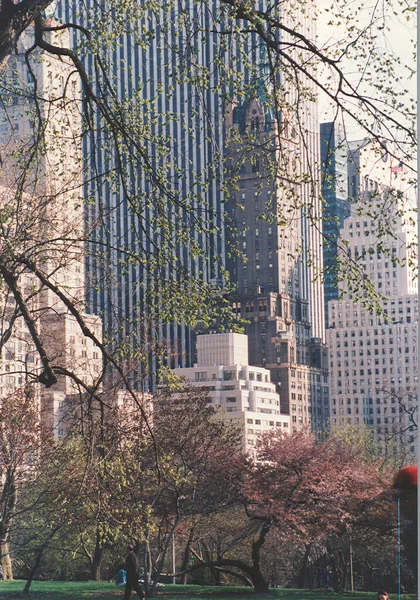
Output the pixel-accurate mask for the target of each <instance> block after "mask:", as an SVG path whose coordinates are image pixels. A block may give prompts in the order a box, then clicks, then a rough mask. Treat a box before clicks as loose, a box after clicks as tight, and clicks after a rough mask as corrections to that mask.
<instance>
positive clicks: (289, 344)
mask: <svg viewBox="0 0 420 600" xmlns="http://www.w3.org/2000/svg"><path fill="white" fill-rule="evenodd" d="M227 129H228V131H230V132H231V141H230V144H228V150H227V155H226V163H227V166H228V169H229V170H230V173H231V176H232V177H233V178H234V179H235V185H234V186H232V191H231V193H230V195H229V198H228V200H227V203H226V222H227V232H228V233H227V237H228V240H227V241H228V245H229V246H228V247H230V248H231V249H230V251H229V253H228V255H227V268H228V270H229V274H230V279H231V281H232V282H233V283H234V284H235V286H236V290H235V292H233V293H232V294H231V296H230V298H231V301H232V306H233V309H234V311H235V312H236V314H238V315H240V316H241V317H242V318H244V319H246V320H248V321H249V324H247V325H246V326H245V333H246V334H247V335H248V337H249V362H250V363H251V364H254V365H260V366H262V367H265V368H266V369H269V370H270V373H271V380H272V381H273V382H274V383H275V384H276V386H277V391H278V393H279V394H280V399H281V412H282V413H283V414H290V416H291V427H292V429H298V428H301V427H303V426H309V427H312V428H313V429H317V430H320V429H323V428H324V427H325V426H326V425H327V423H328V420H329V400H328V364H327V362H328V360H327V348H326V346H325V343H324V339H323V335H324V333H323V318H324V315H323V306H322V303H321V307H320V309H319V310H318V308H317V307H318V304H317V302H316V301H315V300H314V299H316V298H321V297H322V283H321V280H320V278H316V277H315V276H314V275H313V273H314V272H316V271H317V269H321V267H322V256H321V257H319V262H318V264H317V265H314V260H315V257H316V256H318V255H317V254H316V253H312V254H309V253H308V252H307V251H306V250H305V248H304V238H305V230H306V229H307V228H308V223H307V221H306V220H305V219H304V218H303V213H304V212H305V209H304V207H302V204H301V201H300V200H299V191H298V190H299V189H300V186H302V185H303V184H302V182H301V179H300V177H301V173H300V170H301V164H300V158H299V157H300V150H301V147H300V142H299V138H298V132H297V128H295V127H294V126H293V123H292V122H288V120H287V118H286V117H285V120H284V122H283V129H282V131H281V132H277V131H276V129H275V125H274V123H273V121H272V117H271V114H270V111H269V110H267V108H266V107H265V106H264V103H263V102H260V101H258V100H252V101H249V102H246V103H244V104H242V105H234V106H233V107H232V109H231V111H230V112H229V113H228V115H227ZM250 134H253V135H254V137H255V140H254V141H255V143H254V144H253V145H250V144H249V135H250ZM258 145H259V147H260V148H261V150H260V152H259V153H257V152H256V151H255V147H256V146H258ZM247 147H248V148H251V147H252V151H251V150H247ZM314 201H315V199H314ZM318 225H319V223H318ZM315 227H316V226H315V224H313V228H314V229H315ZM311 236H313V237H314V238H316V236H315V233H314V231H311ZM316 239H317V240H318V243H320V239H319V238H316ZM235 247H236V252H235ZM309 271H310V272H311V274H309ZM308 281H309V288H308V286H307V282H308Z"/></svg>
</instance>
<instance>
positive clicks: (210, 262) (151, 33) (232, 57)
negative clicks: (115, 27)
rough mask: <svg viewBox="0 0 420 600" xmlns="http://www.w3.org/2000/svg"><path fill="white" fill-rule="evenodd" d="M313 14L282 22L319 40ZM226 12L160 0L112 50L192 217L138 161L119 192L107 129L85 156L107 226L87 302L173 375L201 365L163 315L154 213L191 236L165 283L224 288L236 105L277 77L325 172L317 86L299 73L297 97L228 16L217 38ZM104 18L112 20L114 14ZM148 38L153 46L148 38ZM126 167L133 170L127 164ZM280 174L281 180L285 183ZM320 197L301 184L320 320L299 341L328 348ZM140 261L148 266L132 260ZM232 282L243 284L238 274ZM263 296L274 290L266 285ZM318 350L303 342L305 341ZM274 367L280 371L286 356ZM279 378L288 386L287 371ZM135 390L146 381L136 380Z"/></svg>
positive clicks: (310, 283)
mask: <svg viewBox="0 0 420 600" xmlns="http://www.w3.org/2000/svg"><path fill="white" fill-rule="evenodd" d="M59 4H60V6H61V13H62V14H63V15H64V19H66V20H67V18H68V17H71V18H70V20H72V21H77V20H79V21H82V23H84V22H86V23H87V24H89V23H91V22H92V19H94V18H95V15H96V18H97V19H98V18H100V15H101V12H100V11H101V9H100V7H98V4H97V3H96V2H93V1H90V0H88V1H87V2H85V3H84V6H83V7H82V8H81V7H80V3H78V2H74V1H72V0H61V3H59ZM267 5H268V3H266V2H264V1H262V2H260V4H259V8H260V9H261V10H264V8H266V7H267ZM59 10H60V9H59ZM276 10H277V9H276ZM313 10H314V8H313V7H312V6H311V7H307V12H306V13H305V18H304V19H302V13H301V11H300V10H299V11H296V9H295V8H293V6H292V5H290V7H289V8H288V9H287V10H284V11H283V8H282V12H281V14H280V12H279V13H278V14H279V15H280V18H281V19H282V21H283V22H286V23H287V24H288V25H290V27H292V28H293V27H299V28H300V29H302V32H303V33H304V34H305V35H308V36H309V39H315V35H314V31H313V29H314V27H315V18H314V15H313V14H312V11H313ZM279 11H280V9H279ZM222 12H223V7H222V6H221V4H220V2H219V0H212V1H211V2H207V3H202V4H200V3H197V2H192V1H190V0H188V1H187V2H186V3H184V5H183V7H182V9H180V8H179V6H178V4H177V3H174V2H164V3H162V8H161V9H159V10H151V9H150V10H149V9H148V8H143V5H141V6H139V9H138V14H137V16H136V17H135V18H136V19H137V23H136V27H135V28H133V30H132V31H131V32H128V29H127V30H124V32H122V33H121V35H120V37H119V38H118V39H116V43H115V45H113V46H112V47H111V48H106V49H105V50H104V51H105V53H106V54H107V65H108V66H109V76H110V79H111V80H112V82H113V84H114V86H115V90H116V97H117V98H118V101H120V102H121V103H122V104H123V105H124V107H127V106H130V107H132V110H133V114H138V115H142V117H141V118H139V121H138V122H139V131H140V132H144V138H145V140H146V142H145V144H144V148H145V151H146V152H147V153H148V156H149V157H151V159H152V160H153V157H154V156H155V155H157V149H158V146H157V144H156V143H155V140H156V138H157V137H158V136H161V139H164V140H165V144H166V148H167V152H168V154H167V162H166V163H165V164H166V165H167V167H168V168H167V172H165V178H166V179H167V181H168V182H170V186H169V187H170V188H171V190H172V191H173V192H174V194H175V195H176V196H177V197H179V198H180V199H182V201H184V200H185V204H186V205H187V210H186V211H181V212H179V209H178V208H176V207H174V205H173V204H171V201H170V200H169V201H168V202H166V203H165V201H164V196H161V197H159V198H158V199H157V198H156V197H155V192H156V190H155V189H154V188H153V185H152V183H151V181H150V179H148V177H147V173H146V172H142V167H141V165H140V163H137V165H136V166H135V168H134V170H132V171H131V173H130V177H127V185H126V186H125V187H124V189H123V187H122V186H120V187H119V188H118V186H114V187H112V186H111V183H110V180H111V177H110V176H109V173H111V172H112V173H115V174H117V171H118V169H116V162H115V157H114V156H113V153H112V152H113V151H112V149H111V145H110V144H109V139H108V138H107V137H106V134H105V133H104V129H101V128H100V127H99V126H98V131H96V132H93V133H92V135H91V137H90V139H89V140H87V141H86V145H85V156H86V157H87V158H88V160H89V161H90V166H91V170H90V172H89V173H90V174H92V173H94V174H95V176H94V177H93V176H92V175H89V174H88V177H87V179H88V181H89V183H88V184H87V185H86V194H87V196H88V197H89V198H90V199H91V202H90V205H89V210H88V216H87V219H88V224H89V227H92V226H95V227H96V225H98V224H99V225H100V226H99V227H96V230H95V231H93V234H92V247H91V251H90V252H89V257H88V264H87V268H88V271H89V276H90V280H91V281H92V282H93V285H92V287H91V290H90V292H89V306H90V308H91V310H93V311H94V312H96V313H100V314H102V315H103V318H104V323H105V331H106V334H107V335H108V338H109V339H110V340H112V339H120V340H121V339H124V338H126V340H127V347H134V348H136V347H139V346H140V345H141V346H142V347H144V348H146V349H147V347H148V339H147V334H148V328H149V327H150V330H151V331H153V332H154V334H155V336H156V337H157V338H158V340H161V341H164V340H167V341H168V342H169V348H168V362H169V364H170V366H171V367H176V366H182V367H184V366H186V365H188V364H191V361H192V360H193V354H194V344H193V341H192V340H193V338H192V335H191V331H190V329H189V328H188V327H187V326H186V325H185V324H183V323H182V322H179V323H177V322H175V321H176V319H175V318H174V319H173V322H165V321H164V319H163V313H164V311H162V308H164V306H165V302H163V301H160V300H159V281H156V277H157V276H159V268H156V267H155V264H154V261H155V260H156V259H155V256H154V246H156V247H159V242H160V238H159V235H160V234H159V227H158V226H157V224H158V219H157V215H156V207H157V206H159V207H160V209H162V210H163V211H164V212H165V214H166V215H167V216H169V217H170V219H169V220H170V221H171V220H172V222H173V223H174V224H175V225H176V226H178V227H181V228H182V229H181V231H182V234H181V235H177V232H176V226H175V228H174V234H173V239H174V247H173V253H172V257H173V260H172V259H171V260H170V261H168V262H167V264H166V266H165V268H164V273H163V275H164V277H165V279H166V280H169V281H171V279H174V281H180V279H179V273H180V271H182V270H184V272H185V273H192V275H193V276H194V277H197V278H198V279H200V280H202V281H204V282H213V283H215V284H218V285H219V284H220V285H221V287H223V285H224V281H223V267H224V266H225V254H226V250H225V247H226V246H225V233H226V226H225V222H224V206H225V205H224V201H225V199H226V198H225V194H226V189H227V187H226V181H225V175H224V154H225V152H226V136H225V115H226V98H227V97H228V98H232V100H233V99H234V98H237V99H238V101H239V102H243V101H244V100H245V98H242V96H244V97H245V96H248V95H249V94H251V95H252V94H253V93H255V92H256V90H260V91H262V90H263V89H264V87H265V89H267V85H270V84H269V82H270V80H271V82H272V83H273V78H274V79H275V85H276V86H278V87H279V89H280V87H281V88H282V94H283V96H284V98H285V97H286V96H287V98H288V103H289V106H292V107H293V110H295V111H298V112H299V119H298V120H299V123H300V128H301V129H302V131H303V130H305V131H306V138H305V151H304V152H302V156H301V158H300V162H301V164H302V165H303V169H304V170H305V171H306V172H308V171H309V170H310V169H314V170H315V171H316V169H317V168H318V163H319V160H318V157H319V140H318V137H319V132H318V121H317V115H316V113H317V105H316V102H314V101H313V99H311V100H308V101H307V102H306V101H305V100H303V101H302V98H304V97H305V96H310V95H311V94H310V91H308V90H309V89H310V88H311V85H312V84H311V83H310V82H309V78H308V80H307V81H303V82H302V81H301V79H302V78H301V77H298V78H297V79H298V80H299V82H300V83H299V85H300V88H301V89H300V90H299V93H298V92H297V91H296V90H294V89H293V86H294V85H296V78H294V76H293V81H294V83H293V84H292V83H291V79H292V77H291V74H290V73H289V76H288V78H287V77H283V75H282V71H281V68H280V69H278V68H277V67H276V68H275V69H274V70H273V71H272V73H271V75H270V76H269V74H268V73H267V72H266V71H267V65H268V63H269V61H268V59H267V57H266V56H265V55H264V50H263V45H264V44H261V40H259V39H258V36H257V34H255V33H253V34H251V33H250V34H249V36H245V37H246V39H245V37H244V36H242V35H241V34H239V35H237V32H235V27H234V26H233V25H232V24H231V23H229V22H228V21H227V20H226V21H223V20H222V21H221V23H222V25H223V26H222V29H223V30H225V29H226V32H227V31H229V32H230V33H229V35H228V36H225V35H223V34H222V36H221V37H220V36H219V35H218V33H217V32H216V30H215V27H214V25H215V23H219V21H220V20H221V15H222ZM104 18H108V17H107V15H105V16H104ZM131 18H133V17H131ZM134 22H135V21H134ZM110 27H111V26H110ZM216 29H217V27H216ZM138 32H141V33H140V35H141V37H142V38H144V39H146V40H147V43H146V42H144V40H141V41H139V39H138V35H139V33H138ZM204 32H205V34H204ZM76 34H77V32H76ZM276 35H278V36H280V35H281V36H282V41H283V40H284V41H285V42H287V35H288V34H287V33H286V32H284V31H282V32H281V33H280V30H278V31H277V33H276ZM235 36H236V37H235ZM240 38H242V40H241V41H239V39H240ZM241 44H242V45H241ZM239 46H241V47H240V49H239ZM291 47H292V46H291ZM291 52H293V50H291ZM299 60H300V59H299ZM85 65H86V69H87V71H88V74H89V77H90V78H91V80H92V81H93V85H94V86H95V89H97V90H98V93H99V94H101V93H102V91H103V88H101V81H99V80H98V79H97V71H96V70H95V69H96V67H95V64H94V60H91V59H86V61H85ZM221 65H223V66H221ZM226 65H227V71H226ZM233 73H235V75H233ZM102 83H103V82H102ZM238 109H239V107H238ZM136 111H137V112H136ZM272 114H274V113H273V111H272ZM149 124H150V126H149ZM146 125H147V126H146ZM104 136H105V137H104ZM149 140H150V141H149ZM302 143H303V142H302ZM138 165H140V166H138ZM127 166H128V167H129V168H132V165H130V160H129V159H127ZM136 168H137V171H136ZM98 174H99V177H98ZM101 174H105V175H104V176H102V175H101ZM272 176H273V177H274V178H276V175H272ZM315 179H316V177H315ZM315 189H316V186H311V185H310V184H307V185H302V186H301V189H300V199H301V201H302V204H303V205H304V206H305V209H304V210H302V211H301V212H300V214H299V226H298V230H299V231H297V230H296V235H298V236H299V240H298V242H296V243H298V244H299V246H300V248H301V251H300V257H301V259H303V261H304V265H303V266H301V265H300V259H296V264H295V266H294V269H295V270H296V272H298V275H296V276H295V274H293V281H295V279H296V278H297V279H298V280H299V281H298V283H297V284H296V285H298V286H299V290H298V289H297V288H295V287H294V288H293V293H292V297H293V299H296V295H298V296H299V303H300V302H302V310H303V312H305V311H307V315H306V316H305V317H304V318H303V320H302V323H304V322H309V323H310V324H311V325H310V329H311V331H310V333H308V332H307V327H306V325H304V324H302V325H301V326H299V327H301V329H302V336H300V337H301V338H303V337H305V336H306V335H307V334H308V335H309V337H311V338H314V339H317V340H320V344H322V342H323V341H324V337H325V331H324V323H323V319H324V316H323V310H324V303H323V294H322V286H321V285H320V283H319V281H320V270H321V269H320V267H321V265H322V243H321V241H320V236H319V232H318V231H317V227H316V226H314V223H315V222H317V223H318V226H319V224H320V220H321V205H320V202H319V198H318V195H317V192H314V190H315ZM159 203H160V204H159ZM276 208H277V205H276ZM198 222H199V223H200V225H197V223H198ZM203 224H204V225H205V227H204V228H203V227H202V226H201V225H203ZM254 225H255V224H254ZM183 226H186V228H187V229H188V230H189V233H188V236H189V241H186V240H187V237H186V235H184V233H185V229H183ZM257 229H258V226H257ZM205 230H206V231H207V232H206V231H205ZM101 240H106V243H107V247H109V248H110V250H109V251H108V254H107V256H106V257H105V258H104V257H103V256H101V255H100V254H99V253H97V252H95V250H94V248H95V247H97V243H96V242H98V241H99V242H100V241H101ZM197 250H198V253H197ZM287 250H288V248H286V249H285V251H286V252H287ZM126 252H129V253H130V257H131V260H129V261H125V260H124V255H125V253H126ZM272 252H276V247H274V246H273V249H272ZM136 256H137V257H139V260H136V259H135V258H134V257H136ZM302 257H303V258H302ZM148 265H151V266H152V268H148ZM268 277H269V275H267V278H268ZM232 280H233V281H236V280H235V278H234V277H232ZM316 281H318V283H316ZM293 285H295V284H294V283H293ZM260 287H264V286H260ZM265 290H269V284H268V279H267V284H266V286H265ZM288 291H289V290H287V293H288ZM303 330H305V332H306V333H303ZM311 343H312V342H311ZM314 343H315V342H314ZM316 343H317V342H316ZM316 343H315V345H316ZM252 344H253V343H252V342H251V347H252ZM308 344H309V342H308V343H307V342H306V341H305V345H306V346H308ZM149 347H150V345H149ZM299 350H300V349H299ZM251 352H252V350H251ZM308 352H309V350H308ZM316 352H317V351H316ZM316 352H315V353H316ZM251 355H252V354H251ZM308 360H309V359H308ZM305 361H306V359H305ZM272 362H274V363H275V364H277V362H276V360H274V361H272ZM260 364H261V361H260ZM302 364H303V363H302ZM154 366H155V364H154V357H153V354H152V353H150V355H149V373H145V375H144V378H145V379H146V380H147V381H146V383H145V385H146V387H147V386H149V387H150V386H151V385H153V381H152V379H153V377H152V376H151V377H149V376H148V375H150V374H153V371H154ZM146 370H147V369H146ZM273 372H274V371H273ZM275 372H277V369H276V370H275ZM323 377H324V375H323ZM276 381H279V377H277V375H276ZM133 383H134V385H136V382H135V381H134V382H133ZM318 383H319V382H318ZM323 383H324V382H323ZM306 420H307V419H306V417H305V419H304V421H306Z"/></svg>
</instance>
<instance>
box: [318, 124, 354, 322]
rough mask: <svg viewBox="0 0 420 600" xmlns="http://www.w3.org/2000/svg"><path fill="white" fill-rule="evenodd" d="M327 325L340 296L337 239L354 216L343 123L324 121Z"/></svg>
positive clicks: (324, 257)
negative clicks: (330, 306)
mask: <svg viewBox="0 0 420 600" xmlns="http://www.w3.org/2000/svg"><path fill="white" fill-rule="evenodd" d="M320 143H321V168H322V196H323V202H324V204H323V211H322V212H323V259H324V299H325V326H326V327H328V302H329V301H330V300H334V299H337V298H338V296H339V289H338V277H337V268H338V264H337V240H338V237H339V235H340V229H341V228H342V227H343V224H344V219H346V218H347V217H348V216H350V205H351V199H350V197H349V191H348V173H347V171H348V166H349V162H348V155H347V154H348V148H347V140H346V139H345V135H344V130H343V127H342V125H341V124H340V123H338V122H329V123H321V125H320Z"/></svg>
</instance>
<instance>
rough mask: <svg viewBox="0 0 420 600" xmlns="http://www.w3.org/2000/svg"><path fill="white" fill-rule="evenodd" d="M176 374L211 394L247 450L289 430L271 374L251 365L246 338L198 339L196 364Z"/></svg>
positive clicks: (220, 335)
mask: <svg viewBox="0 0 420 600" xmlns="http://www.w3.org/2000/svg"><path fill="white" fill-rule="evenodd" d="M174 373H175V375H176V376H178V377H183V378H184V379H185V380H186V381H187V382H189V383H192V384H193V385H195V386H197V387H198V388H200V389H202V390H205V391H206V392H207V393H208V395H209V397H210V399H211V402H212V403H213V404H214V405H216V406H219V407H220V409H221V415H222V416H223V417H224V418H225V419H227V420H229V421H232V422H233V423H235V424H236V425H237V426H238V428H239V430H240V432H241V436H242V440H243V445H244V450H248V451H252V449H253V448H254V447H255V445H256V441H257V439H258V436H260V435H261V434H262V433H264V432H267V431H286V432H289V431H290V416H289V415H284V414H281V413H280V397H279V395H278V394H277V393H276V386H275V385H274V384H273V383H272V382H271V381H270V371H269V370H268V369H264V368H261V367H254V366H250V365H249V364H248V339H247V336H246V335H243V334H239V333H215V334H204V335H199V336H197V363H196V364H195V365H194V366H193V367H189V368H183V369H182V368H181V369H174Z"/></svg>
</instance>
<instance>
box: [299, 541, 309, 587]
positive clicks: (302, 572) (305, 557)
mask: <svg viewBox="0 0 420 600" xmlns="http://www.w3.org/2000/svg"><path fill="white" fill-rule="evenodd" d="M310 550H311V544H306V545H305V554H304V555H303V561H302V565H301V567H300V571H299V584H298V587H299V589H301V590H303V588H304V587H305V572H306V565H307V564H308V560H309V552H310Z"/></svg>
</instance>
